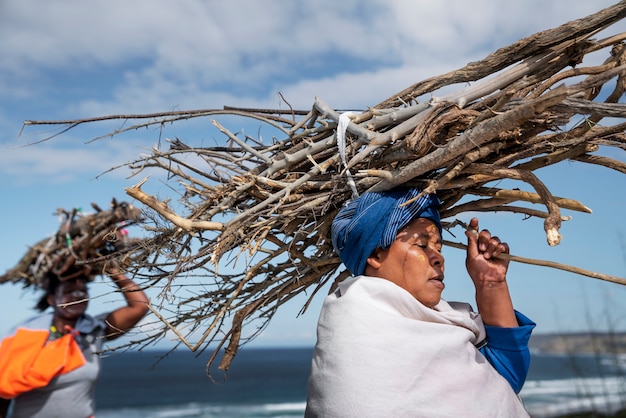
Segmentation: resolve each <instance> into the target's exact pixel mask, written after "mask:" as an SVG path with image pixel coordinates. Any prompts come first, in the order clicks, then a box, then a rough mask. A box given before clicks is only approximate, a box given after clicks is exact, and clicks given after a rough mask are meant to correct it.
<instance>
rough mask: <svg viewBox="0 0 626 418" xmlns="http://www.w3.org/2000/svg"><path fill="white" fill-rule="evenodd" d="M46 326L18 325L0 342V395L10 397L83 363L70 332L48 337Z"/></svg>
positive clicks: (35, 387) (40, 385) (83, 360)
mask: <svg viewBox="0 0 626 418" xmlns="http://www.w3.org/2000/svg"><path fill="white" fill-rule="evenodd" d="M48 335H49V333H48V331H47V330H32V329H27V328H18V329H17V331H16V332H15V334H13V335H12V336H9V337H6V338H5V339H4V340H2V342H0V397H2V398H5V399H12V398H14V397H16V396H18V395H20V394H22V393H24V392H28V391H30V390H32V389H37V388H40V387H44V386H46V385H47V384H48V383H49V382H50V380H52V379H53V378H54V377H55V376H58V375H60V374H64V373H68V372H71V371H72V370H74V369H77V368H78V367H80V366H82V365H84V364H85V357H84V356H83V353H82V351H81V349H80V347H79V346H78V344H77V343H76V340H75V339H74V335H73V334H72V333H71V332H70V333H67V334H65V335H63V336H62V337H61V338H58V339H56V340H53V341H48Z"/></svg>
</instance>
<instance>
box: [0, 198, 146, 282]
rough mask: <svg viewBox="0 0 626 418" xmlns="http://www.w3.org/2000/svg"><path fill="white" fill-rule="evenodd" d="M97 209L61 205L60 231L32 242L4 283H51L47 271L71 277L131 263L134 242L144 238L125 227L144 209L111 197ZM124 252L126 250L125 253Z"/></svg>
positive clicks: (59, 214) (89, 275) (59, 212)
mask: <svg viewBox="0 0 626 418" xmlns="http://www.w3.org/2000/svg"><path fill="white" fill-rule="evenodd" d="M92 207H93V209H94V210H95V212H90V213H86V212H83V211H82V210H81V209H78V208H74V209H72V210H65V209H58V210H57V213H56V215H57V216H58V217H59V219H60V227H59V230H58V231H57V233H56V234H53V235H52V236H50V237H46V238H44V239H42V240H41V241H39V242H37V243H36V244H35V245H33V246H31V247H30V248H29V249H28V251H27V252H26V254H25V255H24V256H23V257H22V258H21V259H20V260H19V262H18V263H17V264H16V265H15V266H14V267H13V268H11V269H10V270H8V271H7V272H6V273H5V274H4V275H2V276H0V283H4V282H22V283H23V284H24V286H25V287H28V286H37V287H43V288H45V287H46V286H47V283H46V281H47V275H48V273H52V274H54V275H55V276H57V277H59V279H61V280H64V279H71V278H73V277H75V276H77V275H83V276H87V277H88V278H89V279H91V280H93V279H94V277H95V276H97V275H101V274H106V272H107V271H108V270H109V269H113V268H119V267H120V263H121V264H128V263H129V257H130V254H131V252H130V251H131V250H132V248H133V246H135V245H137V244H138V243H139V242H140V240H139V239H137V238H131V237H130V236H128V230H127V229H125V227H127V226H130V225H131V224H132V223H136V222H138V221H140V220H141V210H140V209H138V208H137V207H135V206H133V205H132V204H129V203H127V202H118V201H117V200H116V199H113V200H112V201H111V207H110V209H106V210H102V209H101V208H100V207H99V206H98V205H96V204H95V203H92ZM121 252H123V254H121Z"/></svg>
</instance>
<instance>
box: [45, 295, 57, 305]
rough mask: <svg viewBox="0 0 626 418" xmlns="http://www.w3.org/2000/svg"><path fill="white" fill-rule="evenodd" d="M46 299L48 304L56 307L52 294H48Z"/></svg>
mask: <svg viewBox="0 0 626 418" xmlns="http://www.w3.org/2000/svg"><path fill="white" fill-rule="evenodd" d="M46 300H47V301H48V305H50V306H52V307H53V308H56V305H57V304H56V301H55V299H54V295H48V298H47V299H46Z"/></svg>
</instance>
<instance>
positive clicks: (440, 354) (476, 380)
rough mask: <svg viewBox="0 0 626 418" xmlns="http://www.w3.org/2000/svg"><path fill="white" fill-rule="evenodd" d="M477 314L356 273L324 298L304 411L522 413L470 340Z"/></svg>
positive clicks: (480, 330) (483, 417) (510, 416)
mask: <svg viewBox="0 0 626 418" xmlns="http://www.w3.org/2000/svg"><path fill="white" fill-rule="evenodd" d="M484 332H485V331H484V326H483V324H482V320H481V319H480V316H479V315H478V314H476V313H473V312H471V307H470V306H469V305H468V304H464V303H448V302H445V301H443V300H442V301H441V302H440V303H439V304H438V305H437V306H436V307H435V309H429V308H427V307H425V306H424V305H422V304H421V303H419V302H418V301H417V300H416V299H415V298H414V297H413V296H412V295H411V294H409V293H408V292H407V291H405V290H404V289H402V288H401V287H399V286H397V285H395V284H394V283H392V282H390V281H388V280H384V279H380V278H375V277H368V276H359V277H356V278H350V279H347V280H345V281H344V282H342V283H341V284H340V285H339V289H338V291H337V292H335V293H333V294H331V295H329V296H328V297H327V298H326V300H325V301H324V305H323V307H322V311H321V314H320V318H319V322H318V328H317V344H316V346H315V351H314V354H313V361H312V370H311V376H310V378H309V384H308V398H307V411H306V416H307V417H323V418H328V417H359V418H362V417H376V418H381V417H393V418H398V417H427V418H436V417H445V418H450V417H469V418H473V417H476V418H487V417H506V418H517V417H528V414H527V412H526V410H525V409H524V407H523V405H522V403H521V401H520V399H519V398H518V397H517V395H516V394H515V392H514V391H513V389H511V386H510V385H509V383H508V382H507V381H506V379H504V378H503V377H502V376H500V374H498V372H497V371H496V370H495V369H494V368H493V367H492V366H491V365H490V364H489V363H488V362H487V360H486V359H485V357H484V356H483V355H482V354H481V353H480V352H479V351H478V350H477V349H476V347H475V346H474V344H476V343H478V342H480V341H481V340H482V339H483V338H484V335H485V334H484Z"/></svg>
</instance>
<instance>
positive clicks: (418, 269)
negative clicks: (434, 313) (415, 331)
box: [366, 218, 445, 308]
mask: <svg viewBox="0 0 626 418" xmlns="http://www.w3.org/2000/svg"><path fill="white" fill-rule="evenodd" d="M441 247H442V243H441V235H440V234H439V229H438V228H437V226H436V225H435V224H434V223H433V222H432V221H431V220H429V219H425V218H417V219H414V220H413V221H411V223H409V224H408V225H407V226H406V227H404V228H402V229H401V230H400V231H399V232H398V235H397V236H396V240H395V241H394V242H393V244H391V246H390V247H389V248H388V249H386V250H382V249H378V250H376V251H375V252H374V254H372V256H371V257H369V258H368V260H367V262H368V269H367V270H366V274H368V275H371V276H376V277H382V278H383V279H386V280H389V281H391V282H393V283H395V284H397V285H398V286H400V287H401V288H403V289H404V290H406V291H407V292H409V293H410V294H411V295H413V297H414V298H415V299H417V300H418V301H420V302H421V303H422V304H424V305H425V306H428V307H430V308H432V307H434V306H435V305H436V304H438V303H439V301H440V300H441V293H442V292H443V289H444V287H445V285H444V284H443V271H444V258H443V256H442V255H441Z"/></svg>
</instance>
